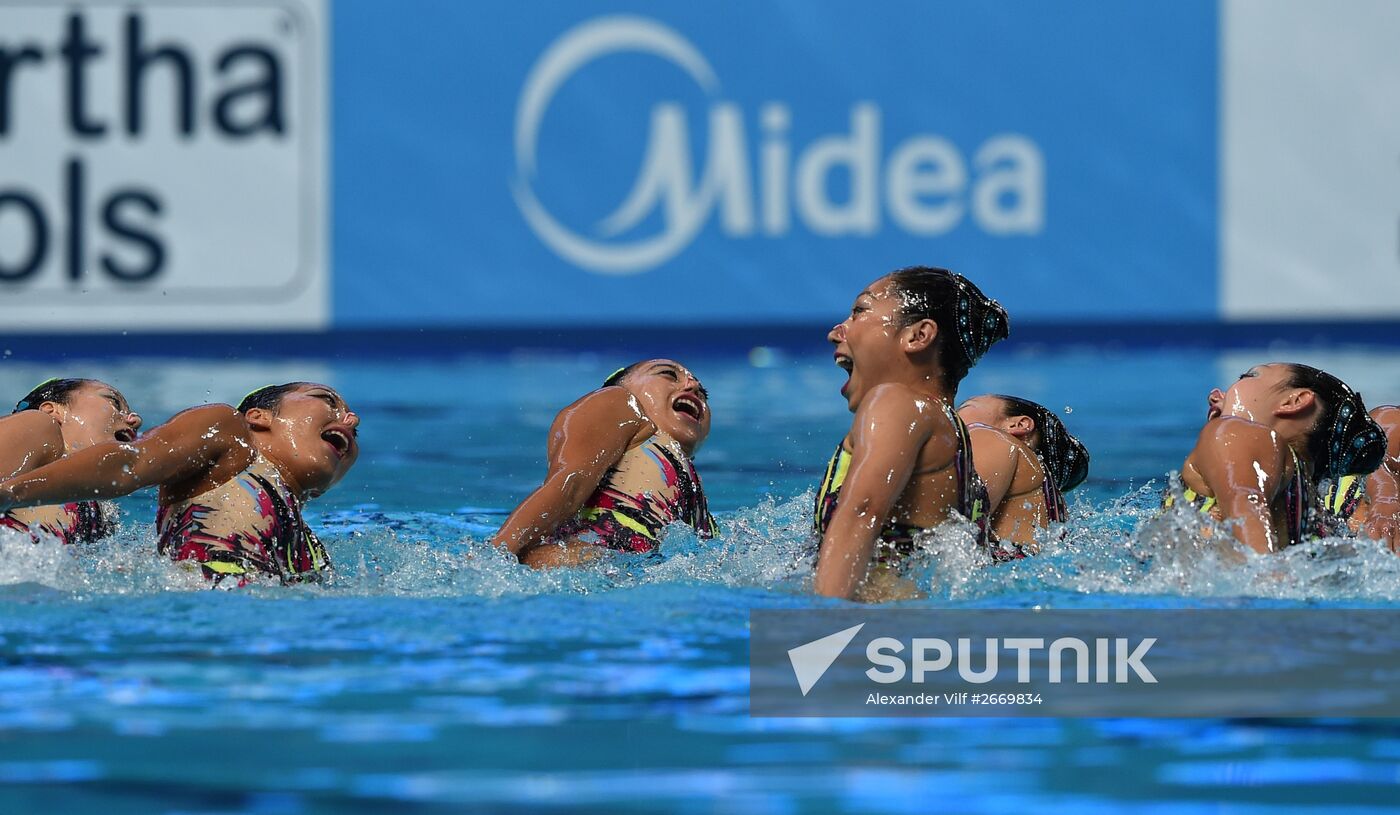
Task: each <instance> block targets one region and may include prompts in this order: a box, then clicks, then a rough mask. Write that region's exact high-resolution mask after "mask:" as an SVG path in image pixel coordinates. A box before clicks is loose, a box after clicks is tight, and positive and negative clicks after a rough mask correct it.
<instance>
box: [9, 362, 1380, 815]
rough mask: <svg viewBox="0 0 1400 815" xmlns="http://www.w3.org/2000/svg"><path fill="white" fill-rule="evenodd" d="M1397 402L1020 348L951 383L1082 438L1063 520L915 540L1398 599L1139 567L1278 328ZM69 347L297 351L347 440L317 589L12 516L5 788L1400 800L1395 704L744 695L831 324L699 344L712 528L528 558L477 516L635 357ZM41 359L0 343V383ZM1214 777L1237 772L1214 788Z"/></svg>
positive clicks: (243, 372)
mask: <svg viewBox="0 0 1400 815" xmlns="http://www.w3.org/2000/svg"><path fill="white" fill-rule="evenodd" d="M1281 357H1286V358H1291V359H1298V360H1299V361H1307V362H1312V363H1313V364H1319V365H1321V366H1323V367H1326V368H1328V369H1329V370H1332V371H1334V372H1336V373H1338V374H1339V375H1341V376H1343V378H1346V379H1348V380H1349V381H1350V382H1352V383H1353V384H1354V385H1356V386H1357V387H1358V388H1359V389H1361V390H1362V391H1363V392H1364V393H1365V394H1366V396H1367V401H1368V403H1370V404H1380V403H1383V402H1395V401H1400V353H1396V352H1394V351H1389V352H1387V351H1366V350H1354V351H1325V352H1319V351H1306V352H1299V351H1287V350H1270V351H1260V352H1248V353H1247V352H1231V353H1205V352H1185V351H1182V352H1164V351H1143V350H1130V349H1128V350H1114V349H1112V348H1097V349H1092V350H1089V349H1086V350H1073V349H1058V350H1051V349H1036V348H1025V347H1023V348H1021V349H1019V350H1016V351H1014V352H1008V353H1004V354H1001V355H997V354H993V355H992V358H991V359H989V360H988V361H986V362H984V363H983V365H982V366H979V368H978V369H977V370H976V371H974V372H973V374H972V375H971V376H970V377H969V379H968V381H967V382H966V383H964V387H963V389H962V395H963V396H964V397H966V396H970V395H973V394H976V393H979V392H986V391H1006V392H1014V393H1018V394H1021V395H1024V396H1027V397H1030V398H1033V399H1037V400H1039V401H1042V402H1044V403H1046V404H1048V405H1051V406H1053V407H1055V408H1056V409H1060V410H1062V411H1063V416H1064V418H1065V420H1066V422H1067V424H1068V425H1069V426H1070V428H1071V429H1072V430H1073V431H1075V432H1076V433H1077V434H1078V435H1080V436H1081V438H1083V439H1084V441H1085V442H1086V443H1087V444H1088V446H1089V448H1090V449H1091V451H1092V453H1093V458H1094V463H1093V471H1092V475H1091V478H1090V480H1089V482H1087V484H1086V485H1085V486H1084V487H1082V488H1081V489H1080V490H1078V491H1077V492H1076V493H1074V494H1073V496H1072V501H1071V504H1072V508H1073V511H1074V516H1075V517H1074V520H1073V522H1072V523H1071V525H1070V534H1069V535H1068V536H1067V537H1066V539H1065V540H1064V541H1063V542H1057V543H1055V544H1052V545H1051V546H1050V547H1049V549H1048V550H1047V551H1046V552H1045V553H1044V554H1043V555H1042V556H1040V557H1037V558H1034V559H1031V560H1028V561H1024V562H1020V563H1015V564H1012V565H1009V566H1005V567H998V568H991V569H988V568H981V567H979V566H977V565H976V564H974V563H972V562H971V560H970V559H969V558H968V557H967V556H966V554H965V553H963V552H960V551H958V550H957V549H956V548H955V547H949V546H940V545H937V544H936V545H935V546H934V552H933V554H931V555H930V559H929V561H928V562H927V563H926V564H925V566H924V574H925V577H926V582H927V585H928V587H929V589H930V596H929V597H928V599H925V600H919V601H914V602H912V603H911V605H913V606H928V607H953V608H969V607H970V608H981V607H1009V608H1025V607H1031V606H1042V607H1051V608H1072V607H1104V606H1111V607H1155V606H1171V607H1236V606H1259V605H1268V606H1287V607H1292V606H1309V607H1311V606H1365V607H1395V606H1400V558H1395V557H1393V556H1391V555H1389V554H1387V553H1384V552H1382V551H1381V550H1380V549H1379V548H1378V547H1376V546H1373V545H1367V544H1362V545H1357V546H1354V547H1351V548H1348V549H1345V550H1333V551H1332V552H1329V553H1328V555H1327V556H1325V557H1309V556H1308V555H1309V554H1310V553H1309V552H1289V553H1285V554H1284V555H1281V556H1278V557H1275V558H1272V559H1268V560H1267V561H1260V562H1256V563H1251V564H1249V565H1246V566H1244V567H1239V568H1233V569H1222V568H1219V567H1218V565H1217V564H1215V563H1213V562H1211V561H1209V560H1190V559H1186V560H1173V561H1171V562H1158V563H1157V564H1156V565H1154V566H1152V567H1150V568H1149V567H1143V566H1142V565H1141V564H1140V562H1139V561H1138V559H1137V558H1136V557H1134V551H1135V550H1136V549H1138V548H1140V547H1142V546H1144V545H1147V543H1146V542H1145V541H1142V540H1139V539H1136V538H1135V537H1134V535H1133V530H1134V528H1135V527H1136V525H1137V524H1138V522H1139V521H1140V519H1141V518H1142V517H1143V516H1144V515H1145V514H1147V513H1150V512H1152V511H1153V509H1154V508H1155V506H1156V503H1157V492H1158V490H1160V489H1161V487H1162V485H1163V483H1164V475H1165V474H1166V473H1167V472H1168V471H1169V470H1171V469H1173V468H1174V467H1176V466H1179V464H1180V462H1181V459H1182V457H1183V456H1184V454H1185V452H1186V451H1187V450H1188V449H1189V447H1190V445H1191V443H1192V441H1193V440H1194V437H1195V434H1196V432H1197V430H1198V428H1199V426H1200V422H1201V419H1202V417H1203V414H1204V405H1205V402H1204V400H1205V392H1206V391H1207V390H1208V389H1209V388H1210V387H1212V386H1214V385H1216V384H1220V383H1224V382H1227V381H1229V380H1230V379H1232V378H1233V377H1234V376H1235V375H1237V374H1238V373H1239V372H1240V371H1241V370H1243V369H1244V368H1245V367H1248V366H1249V365H1251V364H1253V363H1256V362H1260V361H1266V360H1269V359H1273V358H1281ZM626 361H628V360H622V359H615V358H613V357H611V356H595V355H584V354H579V355H544V354H521V355H516V356H492V357H482V358H470V357H467V358H461V359H433V360H419V361H415V360H402V359H394V360H382V361H376V360H370V361H362V362H344V361H325V360H318V359H306V360H279V361H276V362H210V361H207V360H203V361H188V362H185V361H175V360H165V361H157V362H152V361H150V360H139V361H130V362H123V361H111V360H105V361H95V362H92V363H90V364H89V363H82V362H71V363H69V364H67V365H66V367H65V369H64V371H65V372H66V371H74V372H78V373H80V374H82V375H91V376H97V377H101V378H105V379H107V380H109V381H111V382H113V383H114V384H116V385H118V386H119V387H121V388H122V389H123V390H125V392H126V393H127V394H128V396H129V397H130V398H131V400H132V402H133V403H134V404H136V405H137V406H138V408H140V409H141V411H142V412H143V413H144V414H145V416H146V417H147V423H148V426H149V425H151V424H153V423H155V422H158V421H160V420H162V419H164V418H166V417H168V416H169V415H170V414H172V413H173V412H174V411H176V410H178V409H180V408H183V407H186V406H189V405H192V404H197V403H200V402H204V401H209V400H218V401H228V400H236V399H237V397H239V396H240V395H241V394H242V393H244V392H245V391H247V390H248V389H250V388H252V387H254V386H256V385H260V384H263V383H265V382H269V381H284V380H291V379H319V380H323V381H326V382H328V383H330V384H333V385H335V386H336V387H338V388H339V389H341V391H342V392H343V393H344V394H345V395H346V397H347V398H348V400H349V401H350V402H351V404H352V405H353V406H354V407H355V408H356V409H357V410H358V412H360V413H361V415H362V417H363V426H362V428H361V431H362V432H361V441H362V445H363V450H364V453H363V455H362V456H361V459H360V463H359V464H358V465H357V467H356V469H355V470H354V471H353V472H352V473H351V474H350V476H349V477H348V478H347V479H346V481H345V482H344V483H343V484H342V485H341V486H340V487H338V488H337V489H336V490H335V491H334V492H332V493H331V494H330V495H328V496H326V497H325V498H324V499H322V500H321V501H319V502H317V503H316V504H313V505H312V512H311V518H312V521H313V523H314V524H316V525H317V526H318V528H319V529H321V530H322V531H323V538H324V539H325V541H326V543H327V545H328V547H329V549H330V552H331V555H332V557H333V558H334V560H335V562H336V564H337V567H338V568H337V572H336V575H335V577H334V579H333V580H332V581H331V582H330V584H329V585H326V586H324V587H289V588H282V587H272V586H258V587H253V588H250V589H247V590H242V591H237V592H210V591H204V590H202V588H203V587H202V584H201V583H200V582H199V581H198V580H197V579H195V578H191V577H190V576H189V575H188V574H186V573H184V572H183V571H181V570H179V569H177V568H175V567H173V566H171V565H170V564H168V563H166V562H165V561H163V560H161V559H159V558H157V557H155V556H154V555H153V541H152V536H151V527H150V520H151V515H152V512H151V499H150V497H149V496H136V497H133V498H129V499H125V500H124V501H123V502H122V505H123V507H124V509H125V510H126V523H125V527H124V529H123V531H122V532H121V534H120V535H119V536H118V537H117V538H116V539H115V540H112V541H109V542H106V543H104V544H102V545H99V546H97V547H94V548H92V549H90V550H84V551H72V550H63V549H61V548H58V547H54V546H45V545H40V546H34V545H32V544H30V543H28V542H27V541H17V540H15V539H13V538H6V539H0V660H3V667H0V813H31V812H35V813H37V812H45V813H47V812H101V813H104V814H105V815H117V814H118V813H143V815H144V814H145V813H175V812H179V813H322V812H326V813H329V812H336V813H340V812H347V813H354V812H380V811H384V812H412V813H435V812H443V813H446V812H461V811H517V810H527V811H534V810H550V809H554V808H559V807H570V808H576V809H583V810H588V811H597V812H652V811H680V812H725V813H729V812H738V813H746V812H765V813H766V812H777V813H800V812H823V811H850V812H871V813H880V812H901V813H902V812H923V811H928V810H931V809H938V808H946V809H951V810H954V811H959V812H1003V811H1012V810H1031V809H1034V810H1035V811H1036V812H1038V813H1059V812H1065V813H1071V812H1072V813H1082V812H1112V811H1120V810H1129V809H1131V810H1132V811H1135V812H1149V813H1150V812H1239V813H1254V812H1274V811H1288V812H1318V813H1323V812H1327V813H1332V812H1370V811H1382V810H1386V809H1388V808H1390V807H1392V806H1394V805H1395V802H1396V801H1397V800H1400V725H1397V723H1395V722H1392V721H1376V720H1371V721H1350V722H1348V721H1333V720H1328V721H1277V722H1265V721H1222V720H1181V721H1171V720H1099V721H1095V720H1078V721H1076V720H1020V721H1009V720H957V719H919V720H889V719H882V720H837V719H829V720H821V719H753V718H750V717H749V716H748V713H747V707H748V696H747V694H748V669H747V658H748V640H747V633H746V626H747V620H748V612H749V610H750V609H752V608H793V607H805V606H830V605H834V603H833V602H831V601H819V600H816V599H814V598H812V597H811V596H809V594H808V593H807V589H806V586H805V583H804V581H805V579H806V576H807V575H808V574H809V571H810V562H809V560H808V554H807V548H806V538H805V534H806V529H807V525H808V523H809V518H808V512H809V502H810V497H811V490H812V488H813V486H814V483H815V481H816V479H817V477H818V470H819V468H820V467H822V466H823V465H824V463H825V457H826V455H827V454H828V453H829V452H830V449H831V447H832V445H833V444H834V443H835V441H836V440H837V439H838V438H839V437H840V436H841V434H842V433H843V432H844V431H845V428H846V426H847V424H848V422H849V414H848V413H847V412H846V410H845V405H844V400H843V399H841V398H840V396H839V395H838V393H837V389H838V388H839V386H840V383H841V381H842V380H843V375H842V374H841V372H840V371H838V370H837V369H836V368H834V367H833V366H832V365H831V364H830V360H829V357H827V356H826V355H825V354H822V353H819V352H814V353H813V354H812V355H811V356H793V355H788V354H783V353H781V352H758V353H754V354H751V355H749V356H747V357H743V356H735V357H728V358H717V357H702V358H694V359H687V360H685V361H687V362H689V363H690V364H691V365H692V367H693V368H694V369H695V370H696V371H697V372H698V373H699V374H700V375H701V376H702V378H703V379H704V380H705V384H706V385H707V387H708V388H709V390H710V391H711V393H712V397H713V406H714V409H715V422H714V430H713V433H712V435H711V438H710V441H709V443H708V444H707V445H706V446H705V448H704V449H703V450H702V451H701V453H700V455H699V457H698V465H699V468H700V471H701V474H702V476H703V477H704V479H705V484H706V486H707V488H708V492H709V494H710V499H711V506H712V508H713V509H714V510H716V513H717V514H718V515H719V517H720V519H721V522H722V523H723V525H724V528H725V531H726V534H725V536H724V537H723V539H721V540H719V541H714V542H700V541H696V540H694V539H693V538H692V537H690V536H688V535H686V534H685V533H684V532H680V531H677V532H676V533H674V534H673V535H672V536H670V537H669V538H668V539H667V541H666V545H665V547H664V549H665V552H666V556H665V557H663V558H659V559H646V558H629V557H623V556H619V557H617V558H615V559H613V560H612V561H610V562H608V563H606V564H604V565H603V566H601V567H599V568H594V569H590V570H581V571H560V572H554V573H549V574H537V573H533V572H530V571H528V570H526V569H524V568H523V567H520V566H518V565H516V564H513V563H511V562H510V561H508V560H507V559H506V558H504V557H502V556H501V555H499V554H498V553H496V552H495V551H493V550H491V549H490V548H489V547H487V546H486V545H485V540H486V539H487V538H488V537H489V535H490V533H491V532H492V531H493V530H494V529H495V528H496V527H497V526H498V525H499V524H500V522H501V521H502V520H503V519H504V516H505V513H506V512H507V511H508V510H509V509H510V508H511V507H512V506H513V504H514V502H515V501H516V500H518V499H519V498H520V497H522V496H523V495H524V494H525V493H526V492H527V491H528V490H529V489H530V488H532V487H533V486H534V485H535V484H537V483H538V479H539V477H540V475H541V474H542V468H543V462H542V457H543V449H544V436H545V430H546V428H547V427H548V425H549V422H550V421H551V419H552V418H553V415H554V413H555V411H556V410H557V409H558V408H559V407H561V406H563V405H564V404H567V403H568V402H569V401H571V400H572V399H574V398H575V397H577V396H578V395H579V394H580V393H582V392H584V391H586V390H587V389H589V388H591V387H592V386H593V385H594V384H595V383H597V382H598V381H600V380H601V379H602V378H603V376H604V375H606V373H608V372H609V371H610V370H612V369H613V368H614V367H616V366H617V365H618V364H621V363H622V362H626ZM55 373H61V372H60V371H55V370H53V368H52V366H46V365H42V364H37V363H29V362H21V361H15V360H9V361H6V362H5V363H4V364H3V365H0V394H16V395H18V394H20V393H22V392H23V391H24V390H27V388H28V386H29V385H31V384H32V383H33V382H34V381H36V380H38V379H41V378H44V377H47V376H50V375H53V374H55ZM1221 802H1227V803H1224V804H1222V803H1221Z"/></svg>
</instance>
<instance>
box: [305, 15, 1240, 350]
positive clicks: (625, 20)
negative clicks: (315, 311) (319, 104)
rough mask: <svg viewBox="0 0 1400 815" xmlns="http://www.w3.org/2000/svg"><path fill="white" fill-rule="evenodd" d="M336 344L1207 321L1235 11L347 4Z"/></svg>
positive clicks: (337, 73)
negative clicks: (862, 323)
mask: <svg viewBox="0 0 1400 815" xmlns="http://www.w3.org/2000/svg"><path fill="white" fill-rule="evenodd" d="M331 33H332V38H331V39H332V43H333V46H332V48H331V52H332V67H333V70H332V76H333V85H332V88H333V98H332V100H331V109H332V111H333V113H332V116H333V118H332V129H331V133H332V150H331V153H332V156H333V158H332V160H331V169H332V178H333V183H334V186H333V208H332V212H333V221H332V223H333V230H332V236H331V240H332V248H333V258H334V275H333V280H334V285H333V287H332V292H333V294H332V303H331V305H332V309H331V313H332V319H333V324H334V325H335V326H337V327H341V328H374V327H392V326H403V325H425V324H426V325H439V326H464V327H478V328H480V327H495V326H519V325H533V324H557V323H561V322H562V323H567V324H570V325H609V324H645V325H662V326H664V325H671V324H683V325H701V324H755V323H789V324H796V323H812V322H816V321H823V322H824V321H835V320H837V319H839V318H840V316H841V314H842V312H843V310H844V309H845V308H847V307H848V306H849V302H850V300H851V299H852V298H853V296H854V295H855V294H856V292H858V291H859V289H860V288H861V286H863V285H864V284H865V283H867V282H868V281H870V280H871V279H873V278H874V277H876V276H878V275H879V274H880V273H882V272H884V271H888V270H890V269H893V268H896V267H899V266H904V265H911V264H930V265H944V266H948V267H951V268H954V269H956V270H958V271H962V272H964V273H965V274H967V275H968V276H969V277H971V278H973V279H974V280H976V281H977V282H978V283H979V284H981V285H982V286H983V288H984V289H985V290H986V291H987V292H988V293H989V294H991V295H992V296H994V297H997V298H998V299H1000V300H1001V301H1002V302H1003V303H1004V304H1005V305H1006V306H1007V307H1008V309H1009V310H1010V312H1011V313H1012V315H1013V318H1015V319H1030V320H1056V321H1060V320H1075V319H1090V320H1096V321H1101V322H1102V321H1133V320H1137V319H1189V320H1211V319H1215V318H1216V317H1217V316H1218V314H1219V307H1218V299H1219V294H1218V290H1219V288H1220V287H1219V283H1218V280H1217V267H1218V264H1217V251H1218V236H1217V232H1218V226H1217V222H1218V219H1217V205H1216V197H1217V187H1218V178H1217V176H1218V173H1217V152H1218V151H1217V138H1218V123H1217V94H1218V92H1219V81H1218V73H1219V71H1218V48H1217V39H1218V36H1219V10H1218V9H1217V5H1216V3H1215V2H1211V1H1209V0H1185V1H1184V2H1183V1H1180V0H1172V1H1171V2H1166V1H1165V0H1164V1H1162V2H1144V3H1115V2H1109V0H1067V1H1066V2H1059V3H1054V4H1037V3H1026V2H1020V1H1019V0H991V1H990V2H941V3H929V2H923V1H922V0H882V2H880V3H879V4H878V5H877V7H872V6H871V5H870V4H864V3H853V2H835V1H834V0H823V1H822V2H805V1H803V2H797V1H796V0H792V1H790V2H767V3H749V2H740V1H739V0H720V1H718V2H710V3H703V4H696V3H690V2H647V3H626V2H607V3H602V2H568V3H564V2H540V3H531V4H529V5H528V6H526V7H522V6H521V5H520V4H519V3H516V2H507V0H499V1H498V0H477V2H472V3H458V2H455V0H420V1H419V2H415V3H413V4H412V5H411V6H408V7H405V6H402V5H399V4H394V3H388V2H369V1H368V0H366V1H365V2H342V3H338V4H336V5H334V7H333V8H332V14H331Z"/></svg>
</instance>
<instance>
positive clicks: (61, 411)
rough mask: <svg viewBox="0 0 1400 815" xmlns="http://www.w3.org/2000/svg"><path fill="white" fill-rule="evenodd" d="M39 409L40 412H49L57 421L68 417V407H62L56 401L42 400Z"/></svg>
mask: <svg viewBox="0 0 1400 815" xmlns="http://www.w3.org/2000/svg"><path fill="white" fill-rule="evenodd" d="M39 411H40V412H41V413H47V414H49V416H50V417H52V418H53V419H55V420H56V421H59V422H62V421H63V420H64V419H67V418H68V408H66V407H64V406H63V405H60V404H59V403H57V402H44V403H43V404H41V405H39Z"/></svg>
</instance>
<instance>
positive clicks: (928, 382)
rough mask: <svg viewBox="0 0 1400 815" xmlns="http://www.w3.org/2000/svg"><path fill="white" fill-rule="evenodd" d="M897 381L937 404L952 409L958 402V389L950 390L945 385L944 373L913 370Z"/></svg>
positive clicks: (922, 369)
mask: <svg viewBox="0 0 1400 815" xmlns="http://www.w3.org/2000/svg"><path fill="white" fill-rule="evenodd" d="M895 381H896V382H898V383H899V384H901V385H903V386H905V387H906V388H908V389H910V390H912V391H914V392H915V393H917V394H919V395H920V396H923V397H926V398H927V399H929V400H931V401H935V402H941V403H943V406H944V407H946V408H948V409H950V410H951V409H952V407H953V403H954V402H956V401H957V398H958V389H957V388H956V387H953V388H948V387H947V386H945V385H944V384H943V372H942V371H928V370H927V369H924V368H911V369H910V370H908V371H907V372H904V374H903V375H902V376H898V377H896V378H895Z"/></svg>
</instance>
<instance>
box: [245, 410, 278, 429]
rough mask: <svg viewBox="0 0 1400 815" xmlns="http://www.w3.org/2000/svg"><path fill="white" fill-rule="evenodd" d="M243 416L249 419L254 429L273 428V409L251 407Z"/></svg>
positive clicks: (249, 423) (249, 424) (250, 425)
mask: <svg viewBox="0 0 1400 815" xmlns="http://www.w3.org/2000/svg"><path fill="white" fill-rule="evenodd" d="M243 418H244V419H246V420H247V421H248V426H249V427H251V428H252V429H254V430H271V429H272V411H270V410H268V409H267V408H249V409H248V412H247V413H244V414H243Z"/></svg>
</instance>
